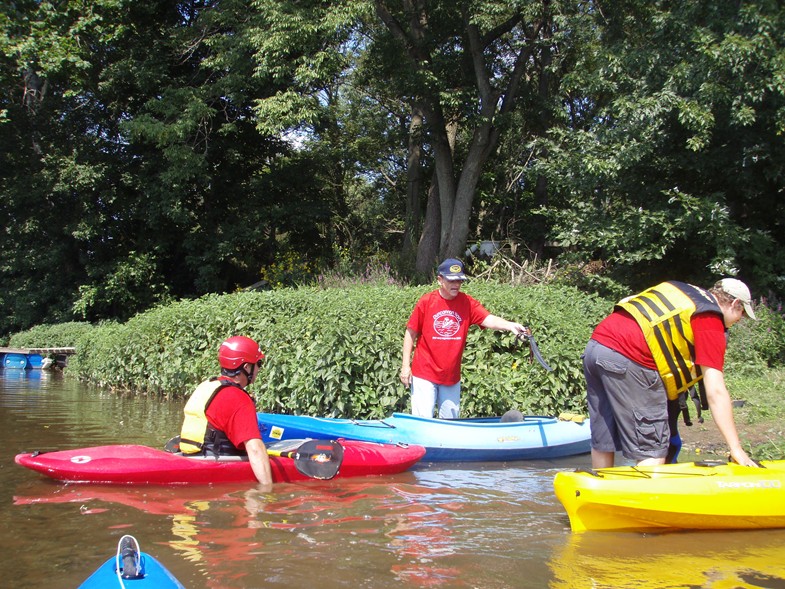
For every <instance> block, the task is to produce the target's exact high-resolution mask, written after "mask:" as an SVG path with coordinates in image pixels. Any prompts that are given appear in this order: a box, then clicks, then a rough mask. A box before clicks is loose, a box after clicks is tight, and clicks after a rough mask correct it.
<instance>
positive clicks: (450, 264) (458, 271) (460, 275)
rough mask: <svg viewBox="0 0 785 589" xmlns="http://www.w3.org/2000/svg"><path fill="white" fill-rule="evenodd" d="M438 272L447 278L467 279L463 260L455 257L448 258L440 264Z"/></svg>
mask: <svg viewBox="0 0 785 589" xmlns="http://www.w3.org/2000/svg"><path fill="white" fill-rule="evenodd" d="M436 273H437V274H438V275H439V276H443V277H444V278H446V279H447V280H466V274H465V273H464V268H463V262H461V261H460V260H456V259H455V258H447V259H446V260H444V262H442V263H441V264H439V268H438V269H437V271H436Z"/></svg>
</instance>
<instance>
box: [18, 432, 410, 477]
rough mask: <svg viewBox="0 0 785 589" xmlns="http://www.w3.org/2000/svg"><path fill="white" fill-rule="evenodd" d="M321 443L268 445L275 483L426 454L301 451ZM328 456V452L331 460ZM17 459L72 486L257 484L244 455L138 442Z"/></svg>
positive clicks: (359, 448)
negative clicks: (196, 453)
mask: <svg viewBox="0 0 785 589" xmlns="http://www.w3.org/2000/svg"><path fill="white" fill-rule="evenodd" d="M318 443H320V441H318V440H310V441H304V440H298V441H296V443H295V444H291V443H287V444H286V445H285V446H283V447H282V448H279V447H277V445H276V444H272V445H270V446H268V452H269V453H270V466H271V467H272V471H273V481H274V482H277V483H281V482H293V481H303V480H307V479H309V478H320V479H327V478H332V477H333V476H336V477H356V476H368V475H384V474H396V473H399V472H403V471H405V470H407V469H409V468H410V467H412V466H413V465H414V464H415V463H416V462H417V461H418V460H420V458H422V457H423V455H424V454H425V448H423V447H422V446H416V445H409V446H406V445H392V444H376V443H372V442H359V441H354V440H341V441H340V442H334V441H330V442H326V441H324V442H321V443H323V444H324V445H326V447H327V448H328V450H329V449H330V448H331V447H333V448H334V447H335V446H339V447H340V449H342V453H339V454H342V455H341V456H335V455H331V454H329V452H325V453H323V454H318V455H317V454H313V453H305V452H302V453H300V452H298V449H299V448H304V447H306V446H307V445H309V444H310V445H314V444H318ZM298 444H299V448H298ZM308 447H310V446H308ZM292 448H294V449H293V450H292ZM324 454H327V456H326V458H325V455H324ZM15 461H16V463H17V464H19V465H21V466H24V467H26V468H29V469H31V470H35V471H37V472H40V473H42V474H45V475H46V476H48V477H51V478H53V479H57V480H59V481H67V482H71V483H106V484H123V485H130V484H136V485H139V484H151V485H175V484H208V483H239V482H255V481H256V477H255V476H254V474H253V471H252V470H251V465H250V464H249V463H248V461H247V460H243V459H242V458H240V457H221V458H220V459H215V458H211V457H196V458H192V457H186V456H183V455H181V454H172V453H169V452H165V451H163V450H157V449H155V448H150V447H149V446H140V445H133V444H124V445H112V446H94V447H92V448H78V449H76V450H61V451H57V452H41V453H38V452H34V453H25V454H17V456H16V458H15ZM320 463H321V464H320ZM325 466H326V467H327V468H328V469H329V468H332V469H333V470H332V472H331V475H332V476H320V475H319V471H318V468H321V467H325ZM303 467H305V468H303ZM312 467H314V468H316V467H318V468H316V470H313V472H316V474H310V476H309V473H311V472H312Z"/></svg>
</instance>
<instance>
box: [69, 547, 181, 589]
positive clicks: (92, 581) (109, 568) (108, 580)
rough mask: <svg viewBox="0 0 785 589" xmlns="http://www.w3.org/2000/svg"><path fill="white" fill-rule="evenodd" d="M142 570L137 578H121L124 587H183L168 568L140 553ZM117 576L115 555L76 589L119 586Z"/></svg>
mask: <svg viewBox="0 0 785 589" xmlns="http://www.w3.org/2000/svg"><path fill="white" fill-rule="evenodd" d="M141 564H142V572H143V573H144V576H143V577H142V578H139V579H123V585H124V586H125V587H126V589H185V587H184V586H183V585H182V583H180V581H178V580H177V579H176V578H175V577H174V575H172V573H170V572H169V570H168V569H167V568H166V567H164V566H163V565H162V564H161V563H160V562H158V561H157V560H156V559H155V558H153V557H152V556H150V555H149V554H147V553H146V552H142V553H141ZM120 586H121V585H120V581H119V579H118V578H117V568H116V557H114V556H113V557H111V558H110V559H108V560H107V561H106V562H105V563H104V564H102V565H101V566H100V567H98V569H96V571H95V572H94V573H93V574H92V575H90V576H89V577H88V578H87V579H86V580H85V582H84V583H82V584H81V585H79V588H78V589H107V588H108V587H109V588H111V587H120Z"/></svg>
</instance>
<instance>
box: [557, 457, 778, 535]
mask: <svg viewBox="0 0 785 589" xmlns="http://www.w3.org/2000/svg"><path fill="white" fill-rule="evenodd" d="M761 464H762V466H763V467H764V468H755V467H748V466H740V465H738V464H735V463H726V462H713V461H703V462H684V463H679V464H663V465H657V466H620V467H614V468H603V469H597V470H591V469H578V470H576V471H574V472H559V473H557V474H556V476H555V477H554V483H553V484H554V490H555V492H556V497H557V498H558V499H559V501H561V503H562V505H563V506H564V509H565V511H566V512H567V515H568V516H569V519H570V527H571V528H572V530H573V531H574V532H582V531H585V530H646V529H704V530H709V529H755V528H782V527H785V460H775V461H763V462H762V463H761Z"/></svg>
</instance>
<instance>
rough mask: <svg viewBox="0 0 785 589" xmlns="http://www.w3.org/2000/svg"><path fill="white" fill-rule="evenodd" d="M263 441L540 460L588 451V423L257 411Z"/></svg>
mask: <svg viewBox="0 0 785 589" xmlns="http://www.w3.org/2000/svg"><path fill="white" fill-rule="evenodd" d="M257 415H258V420H259V427H260V429H261V431H262V438H263V439H264V441H265V442H275V441H277V440H287V439H299V438H330V439H336V438H344V439H353V440H362V441H367V442H377V443H384V444H400V443H408V444H416V445H418V446H423V447H425V450H426V452H425V457H424V460H427V461H431V462H472V461H507V460H539V459H550V458H560V457H564V456H574V455H577V454H585V453H587V452H589V451H590V437H591V431H590V429H589V421H588V420H581V419H576V416H572V417H573V418H572V419H559V418H556V417H542V416H526V417H524V419H523V421H516V422H502V421H501V420H500V418H498V417H487V418H473V419H428V418H424V417H416V416H414V415H409V414H406V413H393V414H392V416H391V417H388V418H385V419H372V420H359V419H340V418H329V417H308V416H303V415H285V414H275V413H258V414H257Z"/></svg>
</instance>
